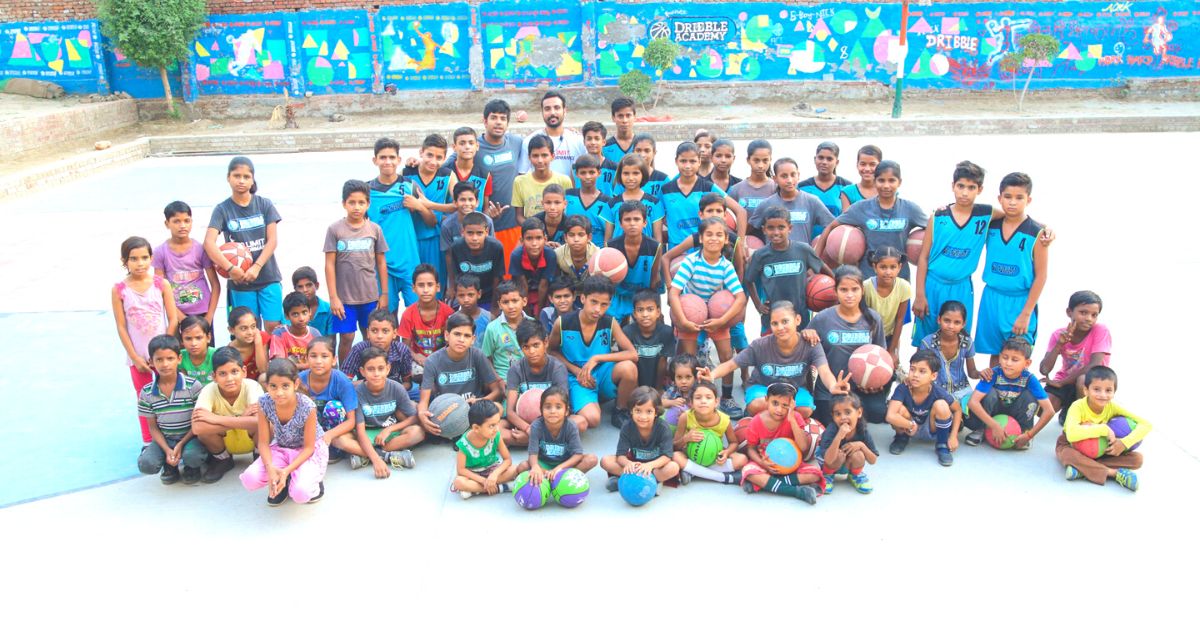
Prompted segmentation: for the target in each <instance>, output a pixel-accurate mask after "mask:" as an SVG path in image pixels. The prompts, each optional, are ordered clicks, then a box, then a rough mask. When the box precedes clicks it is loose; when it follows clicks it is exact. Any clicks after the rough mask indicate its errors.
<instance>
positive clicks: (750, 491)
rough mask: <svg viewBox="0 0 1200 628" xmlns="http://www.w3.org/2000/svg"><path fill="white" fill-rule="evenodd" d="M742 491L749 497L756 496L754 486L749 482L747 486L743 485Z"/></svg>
mask: <svg viewBox="0 0 1200 628" xmlns="http://www.w3.org/2000/svg"><path fill="white" fill-rule="evenodd" d="M742 490H743V491H745V492H746V494H747V495H753V494H754V485H753V484H751V483H749V482H746V483H745V484H743V485H742Z"/></svg>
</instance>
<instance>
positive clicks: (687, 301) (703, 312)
mask: <svg viewBox="0 0 1200 628" xmlns="http://www.w3.org/2000/svg"><path fill="white" fill-rule="evenodd" d="M679 305H680V306H681V307H682V308H683V317H684V318H686V319H687V320H689V321H691V322H692V323H694V324H696V325H699V324H701V323H703V322H704V321H706V320H708V304H707V303H705V302H704V299H701V298H700V297H698V296H696V295H694V294H681V295H679Z"/></svg>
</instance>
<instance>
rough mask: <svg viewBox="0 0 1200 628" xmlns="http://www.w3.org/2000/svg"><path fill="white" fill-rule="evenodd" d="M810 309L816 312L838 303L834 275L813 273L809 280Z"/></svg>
mask: <svg viewBox="0 0 1200 628" xmlns="http://www.w3.org/2000/svg"><path fill="white" fill-rule="evenodd" d="M805 294H807V295H808V309H810V310H812V311H814V312H820V311H821V310H823V309H825V308H827V307H832V306H834V305H837V290H836V289H835V288H834V283H833V277H830V276H829V275H813V277H812V279H809V280H808V288H807V289H806V290H805Z"/></svg>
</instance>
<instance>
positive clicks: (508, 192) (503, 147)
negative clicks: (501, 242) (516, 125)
mask: <svg viewBox="0 0 1200 628" xmlns="http://www.w3.org/2000/svg"><path fill="white" fill-rule="evenodd" d="M524 146H525V144H524V140H523V139H522V138H521V136H519V135H513V134H512V133H505V134H504V140H503V141H501V142H500V143H499V144H495V145H493V144H489V143H488V141H487V138H486V136H484V135H480V136H479V152H478V153H476V154H475V160H476V161H477V162H478V163H480V164H482V165H483V169H484V171H486V172H487V173H488V174H490V175H492V196H491V199H492V201H493V202H495V203H496V204H497V205H500V206H504V205H511V204H512V190H513V181H515V180H516V178H517V175H518V174H520V173H519V172H518V170H517V169H518V168H519V167H520V165H521V163H522V161H523V160H524V158H525V152H524V151H525V148H524ZM517 226H519V225H518V224H517V218H516V212H515V211H514V210H513V209H512V208H511V207H510V208H509V209H506V210H504V212H503V213H502V214H500V215H499V216H497V217H496V229H499V230H500V231H504V230H505V229H511V228H513V227H517Z"/></svg>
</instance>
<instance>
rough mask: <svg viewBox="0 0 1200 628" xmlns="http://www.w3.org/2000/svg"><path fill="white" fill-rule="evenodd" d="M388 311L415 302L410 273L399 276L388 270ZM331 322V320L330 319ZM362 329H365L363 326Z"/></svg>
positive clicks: (398, 309) (394, 310) (394, 311)
mask: <svg viewBox="0 0 1200 628" xmlns="http://www.w3.org/2000/svg"><path fill="white" fill-rule="evenodd" d="M387 297H388V311H389V312H392V313H393V314H395V313H396V312H399V311H400V310H402V309H403V308H405V307H408V306H409V305H412V304H413V303H416V302H417V293H415V292H413V289H412V273H411V272H410V273H409V274H408V276H407V277H401V276H400V275H397V274H395V273H393V272H392V271H391V270H388V289H387ZM331 322H332V321H331ZM364 329H366V328H365V327H364Z"/></svg>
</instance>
